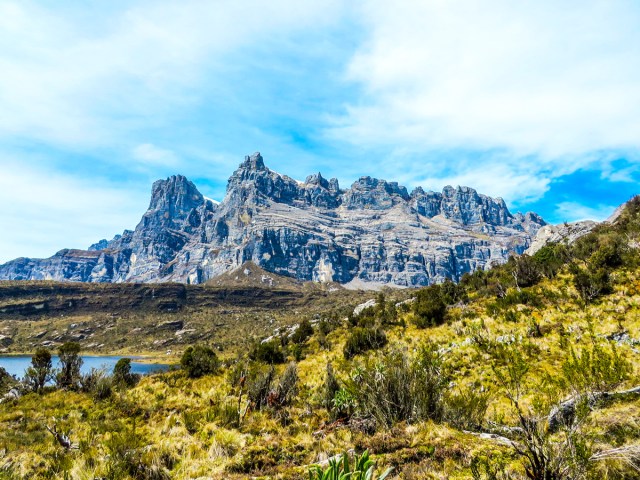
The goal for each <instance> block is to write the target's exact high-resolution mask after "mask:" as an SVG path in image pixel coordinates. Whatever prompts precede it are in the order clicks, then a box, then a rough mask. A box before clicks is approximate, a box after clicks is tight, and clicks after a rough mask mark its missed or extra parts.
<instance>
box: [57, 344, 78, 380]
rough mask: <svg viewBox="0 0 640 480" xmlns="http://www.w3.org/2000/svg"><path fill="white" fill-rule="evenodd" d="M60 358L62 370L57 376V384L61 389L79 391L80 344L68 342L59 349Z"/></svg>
mask: <svg viewBox="0 0 640 480" xmlns="http://www.w3.org/2000/svg"><path fill="white" fill-rule="evenodd" d="M58 357H59V358H60V370H59V371H58V374H57V375H56V384H57V385H58V387H60V388H66V389H70V390H74V389H77V388H78V386H79V383H80V379H81V376H80V367H82V358H80V344H79V343H77V342H67V343H64V344H62V346H61V347H60V348H59V349H58Z"/></svg>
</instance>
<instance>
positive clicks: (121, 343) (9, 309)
mask: <svg viewBox="0 0 640 480" xmlns="http://www.w3.org/2000/svg"><path fill="white" fill-rule="evenodd" d="M362 295H363V292H353V291H349V290H345V289H343V288H341V287H339V286H338V285H332V284H329V285H325V284H323V285H320V284H312V283H303V282H297V281H295V280H292V279H289V278H286V277H281V276H278V275H274V274H271V273H268V272H265V271H264V270H261V269H259V268H258V267H256V266H255V265H252V264H247V265H245V266H243V267H242V268H241V269H239V270H238V271H236V272H231V273H228V274H225V275H224V276H223V277H222V278H218V279H216V281H215V282H212V283H211V284H208V285H182V284H115V285H112V284H86V283H60V282H0V354H1V353H4V354H17V353H28V352H33V351H34V350H35V349H36V348H37V347H39V346H45V347H48V348H52V349H55V348H57V347H58V346H59V345H61V344H62V343H64V342H67V341H77V342H79V343H80V344H81V345H82V348H83V350H84V351H85V352H91V353H96V354H130V355H140V354H146V355H150V356H155V357H157V356H162V357H163V361H164V360H166V359H167V358H168V359H170V360H171V359H172V360H174V361H177V360H179V358H180V354H181V353H182V351H183V350H184V348H186V346H188V345H189V344H191V343H194V342H196V341H200V342H206V343H209V344H211V345H213V346H215V347H216V348H217V349H219V350H221V351H224V352H225V354H227V355H233V354H235V352H236V351H239V350H242V349H244V348H245V346H246V344H247V341H250V340H251V339H254V338H256V339H257V338H263V337H264V336H267V335H270V334H271V333H273V331H274V329H275V328H277V327H279V326H286V325H292V324H295V323H297V322H299V321H300V317H301V316H306V317H309V318H313V317H314V316H317V315H324V316H331V315H332V316H341V315H344V314H345V312H346V311H347V310H348V309H349V308H353V306H354V305H357V304H358V303H360V302H361V301H362V300H361V299H362ZM364 295H366V296H367V295H368V297H373V296H374V294H373V293H369V294H366V293H364ZM368 297H367V298H368ZM167 352H170V354H169V355H167Z"/></svg>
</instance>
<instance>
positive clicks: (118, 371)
mask: <svg viewBox="0 0 640 480" xmlns="http://www.w3.org/2000/svg"><path fill="white" fill-rule="evenodd" d="M139 380H140V375H136V374H135V373H131V359H130V358H121V359H120V360H118V362H117V363H116V364H115V366H114V367H113V383H114V384H116V385H118V386H123V387H133V386H134V385H135V384H136V383H138V381H139Z"/></svg>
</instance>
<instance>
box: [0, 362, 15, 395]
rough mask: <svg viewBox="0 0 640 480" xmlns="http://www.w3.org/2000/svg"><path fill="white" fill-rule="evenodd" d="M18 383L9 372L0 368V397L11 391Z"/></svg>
mask: <svg viewBox="0 0 640 480" xmlns="http://www.w3.org/2000/svg"><path fill="white" fill-rule="evenodd" d="M17 383H18V382H17V381H16V379H15V378H13V377H12V376H11V375H10V374H9V372H7V371H6V370H5V369H4V368H2V367H0V395H4V394H5V393H7V392H8V391H9V390H11V389H12V388H13V387H14V386H15V385H16V384H17Z"/></svg>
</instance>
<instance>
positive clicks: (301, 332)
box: [291, 318, 313, 345]
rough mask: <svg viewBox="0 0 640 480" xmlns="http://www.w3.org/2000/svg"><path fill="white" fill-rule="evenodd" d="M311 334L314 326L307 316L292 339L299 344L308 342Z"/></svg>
mask: <svg viewBox="0 0 640 480" xmlns="http://www.w3.org/2000/svg"><path fill="white" fill-rule="evenodd" d="M311 335H313V326H311V322H310V321H309V320H307V319H306V318H305V319H304V320H302V322H300V325H298V328H296V331H295V332H293V334H292V335H291V341H292V342H293V343H295V344H298V345H299V344H302V343H304V342H306V341H307V339H308V338H309V337H310V336H311Z"/></svg>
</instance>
